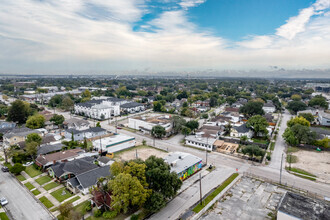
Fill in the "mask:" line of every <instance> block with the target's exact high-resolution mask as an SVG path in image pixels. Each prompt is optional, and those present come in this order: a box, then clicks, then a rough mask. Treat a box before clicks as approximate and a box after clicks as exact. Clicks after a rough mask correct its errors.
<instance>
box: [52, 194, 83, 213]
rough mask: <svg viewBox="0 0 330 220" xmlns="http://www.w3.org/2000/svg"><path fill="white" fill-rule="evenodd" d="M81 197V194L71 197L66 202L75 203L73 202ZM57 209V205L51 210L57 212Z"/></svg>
mask: <svg viewBox="0 0 330 220" xmlns="http://www.w3.org/2000/svg"><path fill="white" fill-rule="evenodd" d="M79 199H80V196H76V197H74V198H72V199H70V200H69V201H67V202H65V203H73V202H75V201H77V200H79ZM57 210H58V207H55V208H53V209H51V210H50V211H51V212H55V211H57Z"/></svg>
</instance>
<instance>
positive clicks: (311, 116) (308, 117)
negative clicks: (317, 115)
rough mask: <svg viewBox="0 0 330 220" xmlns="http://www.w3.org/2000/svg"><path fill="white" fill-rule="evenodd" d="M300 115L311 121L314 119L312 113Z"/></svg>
mask: <svg viewBox="0 0 330 220" xmlns="http://www.w3.org/2000/svg"><path fill="white" fill-rule="evenodd" d="M299 117H303V118H305V119H306V120H307V121H309V123H312V122H313V121H314V116H313V115H312V114H311V113H299Z"/></svg>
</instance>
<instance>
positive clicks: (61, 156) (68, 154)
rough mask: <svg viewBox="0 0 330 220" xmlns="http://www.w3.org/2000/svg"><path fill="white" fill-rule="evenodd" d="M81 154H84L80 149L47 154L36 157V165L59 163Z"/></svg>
mask: <svg viewBox="0 0 330 220" xmlns="http://www.w3.org/2000/svg"><path fill="white" fill-rule="evenodd" d="M82 152H84V150H82V149H80V148H76V149H70V150H66V151H60V152H56V153H52V154H47V155H40V156H39V157H37V159H36V161H37V162H38V163H40V164H41V165H46V164H47V163H49V162H52V161H61V160H65V159H69V158H72V157H75V156H77V155H78V154H79V153H82Z"/></svg>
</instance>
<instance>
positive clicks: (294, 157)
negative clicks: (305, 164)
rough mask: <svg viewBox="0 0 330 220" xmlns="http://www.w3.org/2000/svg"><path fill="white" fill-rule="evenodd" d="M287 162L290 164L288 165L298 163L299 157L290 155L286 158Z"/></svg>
mask: <svg viewBox="0 0 330 220" xmlns="http://www.w3.org/2000/svg"><path fill="white" fill-rule="evenodd" d="M290 157H291V158H290ZM286 162H288V163H297V162H298V157H297V156H295V155H290V154H289V155H287V156H286Z"/></svg>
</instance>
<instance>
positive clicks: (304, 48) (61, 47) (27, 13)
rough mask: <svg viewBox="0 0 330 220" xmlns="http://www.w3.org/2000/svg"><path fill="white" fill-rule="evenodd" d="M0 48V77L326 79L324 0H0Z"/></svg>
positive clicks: (328, 1)
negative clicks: (238, 75)
mask: <svg viewBox="0 0 330 220" xmlns="http://www.w3.org/2000/svg"><path fill="white" fill-rule="evenodd" d="M0 51H1V52H0V73H44V74H54V73H57V74H65V73H76V74H85V73H102V74H103V73H157V72H158V73H159V72H178V73H183V72H184V73H187V72H188V73H196V72H198V73H204V72H208V73H212V74H220V75H221V74H222V75H224V76H234V75H235V74H236V73H237V72H240V71H242V70H244V71H250V73H251V74H252V75H253V73H252V72H258V73H260V74H261V75H262V72H263V71H268V74H269V71H271V73H270V75H271V76H274V75H272V74H277V72H279V71H282V72H283V71H288V72H286V73H285V74H293V75H291V76H294V75H295V74H298V75H299V73H298V72H297V71H293V70H299V71H300V70H302V71H306V69H311V70H316V71H315V72H314V73H315V74H316V75H315V76H321V77H322V76H323V77H329V76H328V75H330V72H329V71H328V70H329V69H330V0H316V1H311V0H86V1H84V0H0ZM251 70H253V71H251ZM254 70H255V71H254ZM290 70H291V71H290ZM224 71H226V72H224ZM226 74H229V75H226ZM279 74H280V73H279ZM243 75H244V74H243ZM298 75H297V76H298ZM307 75H308V74H307ZM289 76H290V75H289ZM309 76H311V75H310V74H309Z"/></svg>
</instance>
